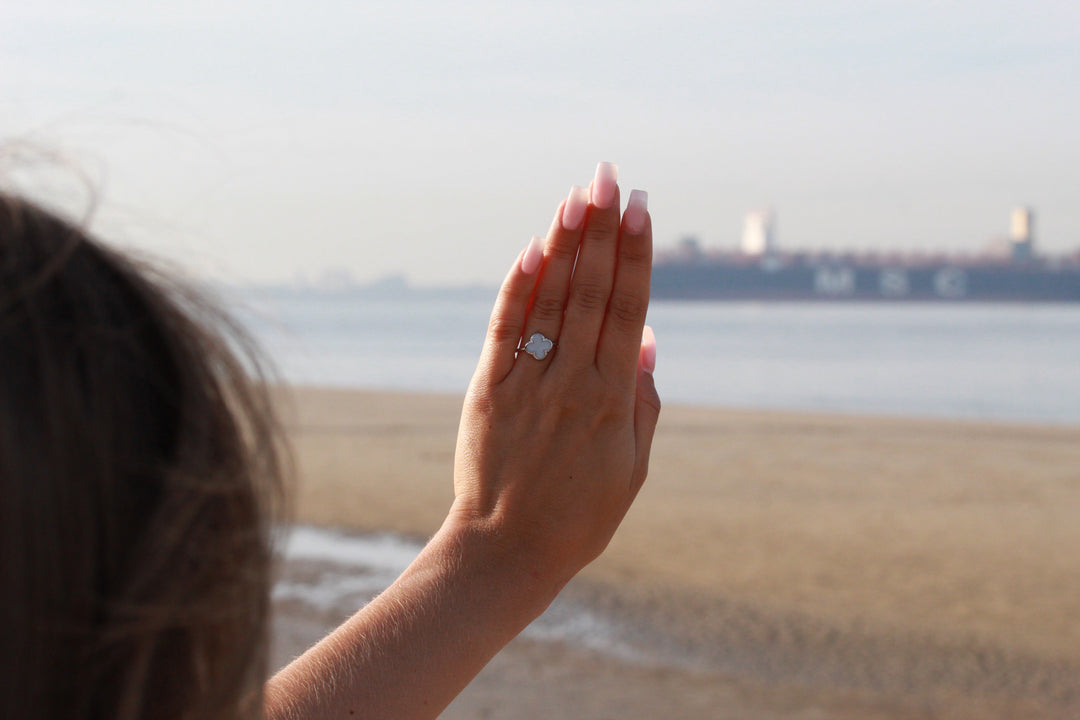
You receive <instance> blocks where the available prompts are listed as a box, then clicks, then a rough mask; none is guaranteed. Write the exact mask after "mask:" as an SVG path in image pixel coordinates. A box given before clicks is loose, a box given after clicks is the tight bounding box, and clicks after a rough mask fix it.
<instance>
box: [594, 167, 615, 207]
mask: <svg viewBox="0 0 1080 720" xmlns="http://www.w3.org/2000/svg"><path fill="white" fill-rule="evenodd" d="M618 179H619V166H618V165H616V164H615V163H609V162H602V163H600V164H599V165H597V166H596V177H595V178H593V184H592V204H593V205H594V206H596V207H598V208H601V209H606V208H609V207H611V203H613V202H615V186H616V183H617V182H618Z"/></svg>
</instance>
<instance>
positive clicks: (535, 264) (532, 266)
mask: <svg viewBox="0 0 1080 720" xmlns="http://www.w3.org/2000/svg"><path fill="white" fill-rule="evenodd" d="M543 259H544V241H543V240H541V239H540V237H539V236H537V235H533V236H532V240H530V241H529V247H527V248H525V254H524V255H522V256H521V272H523V273H525V274H526V275H532V274H533V273H534V272H536V271H537V270H539V269H540V263H541V262H542V261H543Z"/></svg>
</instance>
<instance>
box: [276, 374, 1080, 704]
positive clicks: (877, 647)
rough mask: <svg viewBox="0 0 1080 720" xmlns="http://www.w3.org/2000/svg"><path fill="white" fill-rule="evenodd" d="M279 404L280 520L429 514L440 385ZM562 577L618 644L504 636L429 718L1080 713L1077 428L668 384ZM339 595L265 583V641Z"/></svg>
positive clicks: (361, 527)
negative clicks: (268, 596) (619, 492)
mask: <svg viewBox="0 0 1080 720" xmlns="http://www.w3.org/2000/svg"><path fill="white" fill-rule="evenodd" d="M281 404H282V408H283V417H284V418H285V421H286V425H287V428H288V432H289V435H290V437H291V440H292V443H293V447H294V451H295V456H296V463H297V471H298V473H297V476H298V484H297V487H296V488H295V504H294V509H293V515H294V517H295V519H296V520H297V521H298V522H301V523H305V524H311V525H316V526H323V527H331V528H338V529H340V530H343V531H347V532H352V533H365V532H374V531H391V532H394V533H398V534H401V535H403V536H405V537H408V538H414V539H418V540H422V539H423V538H425V537H427V536H428V535H430V534H431V533H432V532H433V531H434V530H435V529H436V528H437V527H438V525H439V523H440V522H441V521H442V518H443V516H444V514H445V512H446V509H447V508H448V506H449V504H450V501H451V499H452V487H451V472H452V464H453V450H454V437H455V434H456V430H457V422H458V415H459V412H460V406H461V398H460V397H454V396H441V395H410V394H395V393H374V392H363V391H345V390H333V389H312V388H306V389H299V390H295V391H289V392H285V391H282V393H281ZM286 572H297V570H296V569H295V568H293V569H288V568H287V569H286ZM564 595H565V597H566V598H567V599H568V600H569V601H572V602H574V603H577V604H578V605H579V606H581V607H587V608H589V609H590V611H591V612H594V613H595V614H597V615H598V616H599V617H602V618H604V619H605V621H606V622H609V623H610V624H611V627H613V628H615V630H616V631H617V633H618V635H619V637H620V638H622V640H624V641H625V643H626V644H627V645H628V646H629V647H632V648H635V652H634V653H629V654H628V653H622V654H620V653H618V652H606V651H604V650H603V649H596V648H592V647H583V646H581V645H580V644H578V643H573V642H569V641H567V640H565V639H563V640H555V641H550V640H542V639H536V638H533V637H526V638H523V639H519V640H517V641H515V642H514V643H512V644H511V645H510V646H509V647H508V648H507V649H506V650H505V651H504V652H503V653H502V654H501V655H500V656H499V657H497V658H496V659H495V660H494V661H493V662H492V663H491V665H489V667H488V668H487V669H486V670H485V671H484V672H483V673H482V674H481V675H480V676H479V677H478V678H477V679H476V680H475V681H474V683H473V684H472V685H471V686H470V687H469V688H468V689H467V690H466V691H465V693H464V694H463V695H462V696H461V697H460V698H459V699H458V700H457V701H456V702H455V703H454V704H453V705H452V706H451V707H450V708H449V709H448V710H447V711H446V713H445V714H444V717H446V718H455V719H456V718H513V719H519V718H520V719H522V720H524V719H525V718H541V717H544V718H547V717H551V716H556V717H573V718H587V719H593V718H595V719H597V720H599V719H601V718H615V717H618V718H747V719H749V720H755V719H762V720H763V719H765V718H808V719H809V718H1027V717H1030V718H1048V717H1049V718H1071V717H1080V428H1056V427H1037V426H1026V425H1025V426H1006V425H989V424H980V423H973V422H947V421H929V420H917V421H915V420H898V419H881V418H863V417H848V416H822V415H807V414H794V413H774V412H745V411H729V410H720V409H700V408H686V407H670V406H666V407H665V408H664V412H663V414H662V416H661V421H660V425H659V427H658V430H657V436H656V441H655V446H654V451H653V459H652V467H651V471H650V476H649V481H648V483H647V484H646V486H645V488H644V489H643V491H642V493H641V495H640V497H639V499H638V501H637V503H636V505H635V506H634V508H633V509H632V510H631V512H630V514H629V515H628V517H627V518H626V521H625V522H624V524H623V526H622V528H621V529H620V531H619V533H618V534H617V535H616V537H615V539H614V541H613V542H612V544H611V546H610V547H609V548H608V550H607V552H606V553H605V554H604V555H603V556H602V557H601V558H600V559H599V560H597V561H596V562H595V563H594V564H593V565H591V566H590V567H589V568H587V569H586V570H585V571H584V572H583V573H582V575H581V576H580V577H579V578H578V579H576V580H575V581H574V582H573V583H572V584H571V585H570V586H569V587H568V588H567V590H566V592H565V593H564ZM346 612H347V611H346V610H345V609H344V608H337V609H332V610H328V611H326V612H318V613H313V612H311V611H310V610H301V609H298V608H297V607H294V606H291V605H290V604H289V603H279V604H278V613H277V618H276V623H275V633H276V635H275V642H276V648H275V663H277V664H278V665H280V664H281V663H283V662H285V661H287V660H288V659H289V658H290V657H292V656H293V655H295V654H296V653H298V652H300V651H301V650H302V649H303V648H304V647H305V646H306V645H307V644H309V643H310V642H312V641H314V640H315V639H317V638H318V637H319V636H320V635H321V634H322V633H324V632H325V631H326V630H327V629H329V628H330V627H332V626H333V625H334V624H336V623H337V622H339V621H340V620H341V619H343V615H344V614H345V613H346Z"/></svg>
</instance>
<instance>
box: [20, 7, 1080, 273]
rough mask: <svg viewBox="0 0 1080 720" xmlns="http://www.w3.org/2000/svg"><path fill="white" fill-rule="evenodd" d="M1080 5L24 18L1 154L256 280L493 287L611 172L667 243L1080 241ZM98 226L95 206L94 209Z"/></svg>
mask: <svg viewBox="0 0 1080 720" xmlns="http://www.w3.org/2000/svg"><path fill="white" fill-rule="evenodd" d="M1077 28H1080V9H1078V8H1077V5H1076V4H1075V3H1071V2H1054V1H1052V0H1036V1H1034V2H1031V3H1026V4H1025V5H1023V6H1022V7H1020V6H1018V5H1016V3H1011V2H1003V1H1000V2H999V1H995V0H990V1H988V2H979V3H975V2H930V1H929V0H927V1H925V2H923V1H921V0H904V1H903V2H900V1H896V2H890V1H871V2H863V1H859V2H855V1H854V0H852V1H847V0H837V1H835V2H828V3H814V2H799V1H796V0H791V1H783V0H781V1H777V2H764V3H763V2H742V1H734V2H687V1H683V0H673V1H672V2H664V3H651V2H636V1H633V0H630V1H623V2H563V1H562V0H548V1H545V2H530V1H526V2H516V3H512V4H511V3H503V2H461V3H444V2H437V1H435V0H430V1H421V2H417V1H414V0H393V1H391V0H385V1H379V0H366V1H365V2H355V3H351V2H304V3H301V2H298V1H293V0H265V1H259V2H254V1H250V2H247V1H243V0H238V1H236V2H227V3H222V2H210V1H209V0H190V1H188V2H184V3H138V2H122V1H120V0H70V1H67V2H65V1H57V0H34V1H30V0H7V1H6V2H5V3H4V4H3V7H2V8H0V97H2V98H3V100H2V106H0V109H2V112H0V136H2V137H3V138H4V139H5V140H6V141H8V142H28V143H30V144H32V145H37V146H39V147H45V148H48V149H50V150H51V151H56V152H57V153H59V154H60V155H61V156H62V157H63V159H64V160H65V161H68V162H70V163H71V164H73V165H74V166H75V167H78V168H80V169H81V170H82V171H84V172H85V173H86V174H87V175H88V176H89V177H90V179H91V180H92V181H93V182H94V185H95V186H96V187H97V188H98V189H99V194H100V199H101V201H102V202H101V204H100V206H99V207H98V208H97V212H96V222H97V223H98V224H99V225H100V226H101V227H102V228H103V229H104V228H107V229H108V231H109V235H110V236H111V237H115V238H117V240H119V241H123V242H128V243H131V244H133V245H136V246H139V247H147V248H150V249H152V250H154V251H155V252H160V253H163V254H165V255H168V256H170V257H174V258H177V259H179V260H181V261H182V262H184V263H185V264H187V265H189V266H191V267H192V268H194V269H196V270H198V271H199V272H205V273H213V274H215V275H216V276H219V277H221V278H224V279H227V280H230V281H238V282H294V281H298V280H309V281H319V280H322V279H326V278H327V277H330V278H334V277H336V278H339V279H340V278H342V277H352V278H354V279H355V280H357V281H359V282H369V281H372V280H375V279H378V278H380V277H383V276H385V275H399V274H403V275H404V276H406V277H407V278H408V279H409V280H410V281H413V282H415V283H418V284H451V285H460V284H467V283H486V284H489V285H490V284H497V283H498V281H499V280H500V279H501V277H502V274H503V272H504V270H505V267H506V265H507V264H508V263H509V261H510V259H511V258H512V257H513V256H514V254H515V253H516V252H517V251H518V249H519V247H523V246H524V245H525V244H526V243H527V241H528V239H529V236H530V235H532V234H533V233H539V234H543V233H544V232H545V231H546V229H547V227H548V224H549V222H550V218H551V215H552V213H553V211H554V209H555V207H556V206H557V204H558V202H559V201H560V199H561V198H562V196H563V195H564V194H565V193H566V191H567V190H568V188H569V186H570V184H571V183H577V184H587V183H588V181H589V180H590V178H591V176H592V170H593V168H594V166H595V165H596V162H597V161H599V160H609V161H613V162H617V163H618V164H619V166H620V171H621V180H622V185H623V187H624V194H625V190H627V189H628V188H631V187H640V188H644V189H646V190H648V191H649V192H650V202H651V206H652V210H653V212H654V214H655V216H656V232H657V243H658V246H661V247H662V246H665V245H673V244H674V243H675V242H676V241H677V240H678V239H679V238H680V237H682V236H683V235H688V234H689V235H695V236H698V237H699V238H700V239H701V240H702V242H703V243H704V244H706V245H707V246H713V247H724V246H732V247H733V246H734V245H735V244H737V243H738V241H739V238H740V235H741V233H742V230H743V220H744V215H745V213H746V212H747V211H748V210H750V209H752V208H756V207H760V206H768V207H772V208H774V209H775V212H776V218H777V228H778V232H779V238H780V240H781V241H782V243H783V244H784V245H785V246H787V247H790V248H804V249H864V248H896V247H900V248H919V249H950V250H969V251H975V250H979V249H981V248H982V247H983V246H984V244H985V243H986V241H987V240H989V239H991V238H993V237H997V236H1001V235H1004V234H1006V233H1007V230H1008V222H1009V213H1010V211H1011V209H1012V208H1013V207H1014V206H1017V205H1030V206H1033V207H1034V208H1035V209H1036V210H1037V211H1038V217H1039V240H1040V243H1041V244H1042V246H1043V247H1045V248H1046V249H1048V250H1058V251H1065V250H1070V249H1075V248H1076V247H1077V245H1080V205H1078V203H1076V202H1075V199H1076V196H1077V190H1078V186H1080V139H1078V136H1077V134H1076V132H1075V128H1076V126H1077V123H1078V121H1080V93H1078V92H1077V90H1076V88H1077V83H1078V82H1080V78H1078V77H1077V73H1078V72H1080V70H1078V69H1077V68H1080V37H1078V34H1080V31H1078V30H1077ZM76 202H77V200H76Z"/></svg>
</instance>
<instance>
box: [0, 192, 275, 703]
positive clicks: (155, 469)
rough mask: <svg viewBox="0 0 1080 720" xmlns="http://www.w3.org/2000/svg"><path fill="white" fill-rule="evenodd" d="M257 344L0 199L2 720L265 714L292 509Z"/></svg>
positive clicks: (201, 307) (71, 231)
mask: <svg viewBox="0 0 1080 720" xmlns="http://www.w3.org/2000/svg"><path fill="white" fill-rule="evenodd" d="M252 348H253V345H252V344H251V343H250V342H249V341H248V340H247V339H246V336H245V335H244V334H243V333H242V332H241V331H240V330H239V329H238V328H237V327H236V326H235V325H234V324H232V323H231V322H229V321H228V319H227V318H225V317H224V316H223V315H222V314H220V313H217V312H215V311H213V310H212V309H211V307H210V306H209V305H208V304H207V303H206V302H204V301H203V300H201V299H199V298H198V296H196V295H195V294H193V293H191V292H188V291H185V290H182V289H180V288H179V287H178V286H176V285H175V284H173V283H170V282H168V281H165V280H164V279H162V277H161V276H159V275H156V274H155V273H154V272H153V271H151V270H150V269H149V268H147V267H146V266H144V265H141V264H138V263H136V262H134V261H132V260H130V259H127V258H125V257H122V256H121V255H119V254H118V253H116V252H114V251H111V250H110V249H108V248H106V247H104V246H102V245H100V244H99V243H97V242H95V241H94V240H93V239H91V238H90V237H89V236H88V234H87V233H85V232H83V231H82V230H80V229H79V228H78V227H76V226H74V225H72V224H70V223H67V222H65V221H63V220H61V219H59V218H57V217H56V216H54V215H52V214H50V213H49V212H46V211H45V210H43V209H41V208H40V207H37V206H35V205H33V204H31V203H29V202H27V201H24V200H19V199H15V198H11V197H6V196H4V195H0V593H2V595H0V717H4V718H12V719H13V720H14V719H16V718H35V719H52V718H55V719H56V720H60V719H61V718H63V720H81V719H83V718H86V719H94V720H98V719H100V720H105V719H106V718H109V719H110V720H111V719H112V718H116V719H118V720H129V719H133V718H148V717H154V718H193V719H194V718H198V719H200V720H202V719H204V718H205V719H210V718H223V717H233V718H235V717H238V716H241V715H245V714H248V715H250V716H252V717H254V716H257V715H258V714H259V712H260V707H261V685H262V682H263V679H264V673H265V670H266V667H265V665H266V642H267V627H266V625H267V614H268V603H269V583H270V572H271V542H270V541H271V532H272V531H273V520H274V518H275V517H276V516H277V513H278V512H279V509H280V507H281V503H280V500H281V498H282V496H283V494H282V481H281V478H282V471H281V464H280V458H281V456H280V455H279V450H280V448H281V445H280V443H279V433H278V429H277V425H276V423H275V422H274V420H273V414H272V412H271V411H272V408H271V406H270V401H269V399H268V396H267V394H266V390H265V385H264V384H263V383H262V382H261V381H260V380H261V378H262V377H263V375H262V369H261V368H262V367H263V366H262V365H261V363H260V362H259V360H258V356H257V355H256V354H255V353H254V352H253V351H252Z"/></svg>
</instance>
